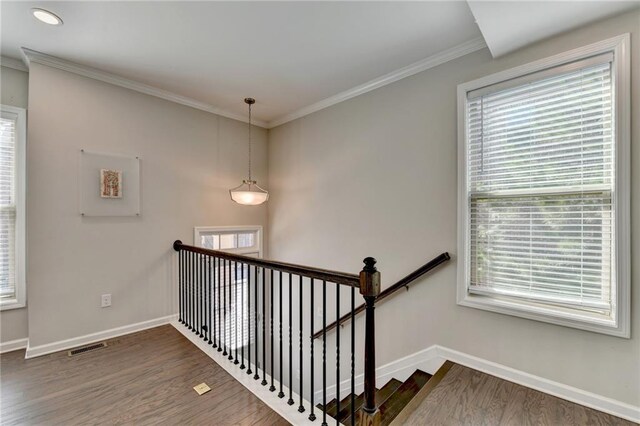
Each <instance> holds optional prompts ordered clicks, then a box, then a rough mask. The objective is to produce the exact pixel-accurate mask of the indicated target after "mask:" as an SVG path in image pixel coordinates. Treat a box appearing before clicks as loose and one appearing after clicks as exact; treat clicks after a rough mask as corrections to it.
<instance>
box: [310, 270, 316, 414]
mask: <svg viewBox="0 0 640 426" xmlns="http://www.w3.org/2000/svg"><path fill="white" fill-rule="evenodd" d="M313 281H314V280H313V278H311V290H310V291H311V305H310V309H309V312H311V321H310V323H309V330H311V331H310V333H309V335H310V337H311V362H310V363H309V368H310V369H311V395H310V397H311V414H309V420H311V421H314V420H315V419H316V415H315V414H314V413H313V412H314V410H315V407H314V401H313V400H314V396H315V395H314V389H313V382H314V379H315V378H314V370H315V368H314V365H313V309H314V306H313V299H314V291H313Z"/></svg>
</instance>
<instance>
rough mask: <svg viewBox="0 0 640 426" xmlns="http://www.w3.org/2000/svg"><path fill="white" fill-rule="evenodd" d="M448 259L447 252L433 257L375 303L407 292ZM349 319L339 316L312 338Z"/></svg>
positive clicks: (347, 316)
mask: <svg viewBox="0 0 640 426" xmlns="http://www.w3.org/2000/svg"><path fill="white" fill-rule="evenodd" d="M450 259H451V256H449V253H447V252H444V253H442V254H440V255H438V256H436V257H434V258H433V259H431V260H430V261H429V262H427V263H425V264H424V265H422V266H421V267H419V268H418V269H416V270H415V271H413V272H411V273H410V274H408V275H406V276H405V277H403V278H402V279H400V280H398V281H397V282H396V283H395V284H393V285H392V286H390V287H389V288H387V289H385V290H383V291H382V292H380V294H379V295H378V296H377V297H376V300H375V303H376V304H378V303H380V302H381V301H382V300H384V299H386V298H387V297H389V296H391V295H392V294H394V293H396V292H397V291H398V290H400V289H402V288H406V289H407V290H409V284H411V283H412V282H413V281H415V280H417V279H418V278H420V277H421V276H423V275H424V274H426V273H427V272H429V271H431V270H432V269H435V268H436V267H437V266H439V265H441V264H443V263H445V262H446V261H448V260H450ZM365 308H366V304H362V305H360V306H358V307H357V308H355V310H354V312H353V313H354V314H355V315H358V314H359V313H361V312H362V311H364V310H365ZM351 317H352V312H349V313H348V314H346V315H343V316H341V317H340V319H338V320H337V321H334V322H332V323H331V324H329V325H328V326H327V327H326V328H323V329H320V330H318V331H317V332H316V333H315V334H314V335H313V338H314V339H317V338H318V337H321V336H322V334H323V333H324V332H328V331H331V330H333V329H334V328H336V327H337V326H338V325H342V324H344V323H345V322H347V321H349V320H350V319H351Z"/></svg>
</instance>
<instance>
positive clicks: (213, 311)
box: [209, 256, 219, 349]
mask: <svg viewBox="0 0 640 426" xmlns="http://www.w3.org/2000/svg"><path fill="white" fill-rule="evenodd" d="M210 259H211V263H210V265H209V267H210V268H211V275H212V276H213V293H211V317H212V318H213V327H212V332H213V348H214V349H215V348H217V347H218V337H219V336H218V317H217V315H216V312H218V304H217V302H216V294H217V292H218V291H217V282H218V275H217V274H216V272H217V270H218V268H217V267H216V265H217V262H216V260H217V258H216V257H215V256H213V257H211V258H210Z"/></svg>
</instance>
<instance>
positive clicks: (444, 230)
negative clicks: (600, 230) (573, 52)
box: [269, 11, 640, 405]
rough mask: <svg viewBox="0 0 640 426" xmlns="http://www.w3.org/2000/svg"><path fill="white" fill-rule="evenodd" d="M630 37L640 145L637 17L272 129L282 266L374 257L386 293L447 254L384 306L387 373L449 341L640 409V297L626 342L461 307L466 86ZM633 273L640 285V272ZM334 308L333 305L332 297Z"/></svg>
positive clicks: (639, 228)
mask: <svg viewBox="0 0 640 426" xmlns="http://www.w3.org/2000/svg"><path fill="white" fill-rule="evenodd" d="M625 32H631V33H632V46H634V47H633V49H632V51H633V58H632V74H633V83H632V86H633V88H632V90H633V93H632V98H633V100H632V103H633V105H632V108H634V113H633V122H632V145H633V146H634V147H635V145H636V144H637V143H638V142H640V139H639V138H640V120H638V119H637V116H638V113H637V108H638V100H639V99H640V89H639V87H640V55H638V54H637V52H638V49H637V46H639V45H640V13H639V12H638V11H635V12H632V13H628V14H626V15H622V16H619V17H616V18H612V19H609V20H606V21H603V22H600V23H598V24H595V25H592V26H589V27H586V28H582V29H578V30H576V31H573V32H571V33H568V34H565V35H562V36H559V37H556V38H553V39H551V40H548V41H545V42H542V43H539V44H536V45H534V46H531V47H529V48H526V49H523V50H521V51H519V52H516V53H513V54H510V55H508V56H505V57H502V58H500V59H497V60H494V59H492V58H491V56H490V54H489V51H488V50H486V49H485V50H482V51H479V52H476V53H473V54H470V55H467V56H465V57H463V58H460V59H458V60H455V61H453V62H450V63H447V64H443V65H441V66H439V67H436V68H434V69H431V70H428V71H425V72H423V73H420V74H417V75H415V76H413V77H410V78H407V79H404V80H401V81H399V82H396V83H394V84H392V85H389V86H386V87H383V88H380V89H378V90H375V91H373V92H370V93H367V94H365V95H363V96H359V97H357V98H354V99H351V100H349V101H347V102H343V103H340V104H338V105H335V106H333V107H331V108H328V109H325V110H322V111H319V112H317V113H314V114H312V115H309V116H306V117H304V118H301V119H298V120H296V121H293V122H290V123H288V124H285V125H283V126H280V127H278V128H275V129H272V130H271V131H270V133H269V167H270V173H269V177H270V180H269V189H270V191H271V194H272V195H271V198H270V200H269V218H270V222H269V252H270V255H271V257H272V258H274V259H279V260H283V261H290V262H296V263H302V264H313V265H316V266H319V267H326V268H331V269H336V270H344V271H351V272H357V271H359V270H360V269H361V266H362V264H361V260H362V259H363V258H364V257H365V256H374V257H376V258H377V259H378V261H379V263H378V266H379V269H380V270H381V272H382V278H383V287H385V286H388V285H390V284H391V283H393V282H394V281H395V280H397V279H399V278H401V277H402V276H403V275H405V274H406V273H408V272H410V271H412V270H413V269H415V268H416V267H418V266H420V265H422V264H423V263H424V262H425V261H426V260H428V259H430V258H432V257H434V256H435V255H437V254H439V253H440V252H443V251H449V252H450V253H452V254H453V257H454V260H453V261H452V262H450V263H449V264H448V265H447V266H445V267H444V268H442V269H440V270H439V271H437V272H435V273H434V274H433V275H431V276H430V277H428V278H425V279H423V280H422V282H419V283H417V284H415V285H414V286H412V288H411V290H410V291H409V293H401V294H399V295H398V296H396V297H394V298H393V299H391V300H388V301H385V303H384V304H382V305H381V306H380V307H379V308H378V309H377V310H376V312H377V319H376V323H377V348H378V352H377V360H376V361H377V365H383V364H386V363H388V362H391V361H395V360H397V359H399V358H401V357H404V356H406V355H409V354H412V353H414V352H417V351H419V350H421V349H424V348H427V347H429V346H431V345H433V344H440V345H443V346H445V347H449V348H452V349H455V350H459V351H462V352H465V353H468V354H471V355H475V356H478V357H481V358H484V359H488V360H490V361H494V362H498V363H500V364H503V365H506V366H509V367H513V368H516V369H518V370H522V371H525V372H529V373H531V374H535V375H538V376H541V377H545V378H548V379H551V380H554V381H558V382H561V383H565V384H567V385H570V386H575V387H577V388H580V389H584V390H587V391H591V392H594V393H597V394H600V395H604V396H606V397H610V398H613V399H616V400H619V401H623V402H626V403H629V404H634V405H640V337H639V336H638V331H639V330H640V291H634V292H633V301H632V303H633V312H632V321H633V323H632V338H631V339H629V340H628V339H622V338H616V337H610V336H605V335H601V334H595V333H591V332H586V331H580V330H575V329H571V328H566V327H560V326H556V325H550V324H545V323H542V322H536V321H531V320H526V319H521V318H515V317H509V316H504V315H500V314H494V313H490V312H486V311H481V310H476V309H471V308H466V307H461V306H457V305H456V261H455V254H456V234H457V230H456V205H457V202H456V190H457V162H456V158H457V157H456V150H457V130H456V128H457V127H456V126H457V122H456V86H457V85H458V84H460V83H463V82H466V81H469V80H472V79H475V78H479V77H481V76H485V75H488V74H491V73H494V72H497V71H500V70H504V69H508V68H511V67H514V66H517V65H521V64H525V63H528V62H531V61H534V60H536V59H540V58H545V57H548V56H550V55H553V54H556V53H560V52H564V51H567V50H570V49H572V48H576V47H580V46H583V45H586V44H589V43H592V42H596V41H599V40H603V39H605V38H609V37H612V36H615V35H618V34H621V33H625ZM632 157H633V158H632V170H633V171H632V180H633V182H632V251H633V253H632V265H634V266H635V265H637V264H640V197H639V196H637V194H639V193H640V175H639V174H638V173H636V172H635V171H637V170H640V149H634V148H632ZM632 274H633V275H632V276H633V283H634V284H637V283H638V282H639V281H640V268H635V267H634V268H633V271H632ZM328 298H329V306H332V302H331V301H332V300H333V291H331V292H330V293H329V295H328ZM344 299H346V297H343V301H345V300H344ZM319 300H320V299H319V298H318V294H317V295H316V301H319ZM345 302H346V301H345ZM344 309H345V310H346V307H344ZM316 318H317V317H316ZM330 318H333V313H332V312H331V313H330ZM307 321H308V320H307ZM361 326H362V324H361V321H360V322H359V327H361ZM318 328H319V321H318V320H317V319H316V329H318ZM345 335H347V333H345ZM318 343H319V342H318ZM345 351H346V348H345ZM317 370H318V369H317V368H316V371H317Z"/></svg>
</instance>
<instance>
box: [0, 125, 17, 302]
mask: <svg viewBox="0 0 640 426" xmlns="http://www.w3.org/2000/svg"><path fill="white" fill-rule="evenodd" d="M15 178H16V120H15V119H14V118H10V117H5V115H4V114H3V116H2V117H0V299H12V298H14V297H15V239H16V235H15V231H16V179H15Z"/></svg>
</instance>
